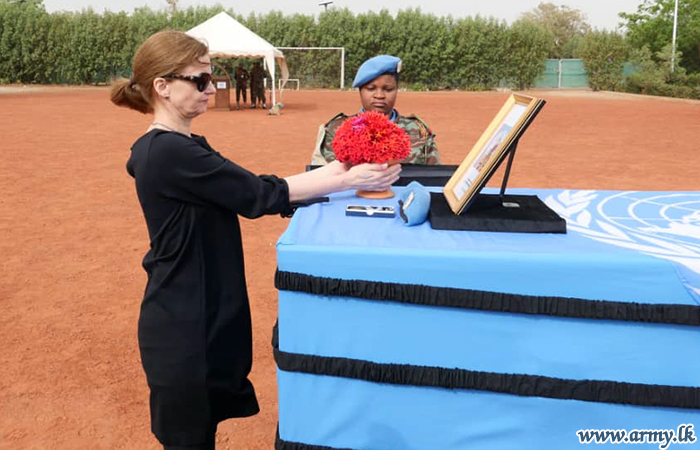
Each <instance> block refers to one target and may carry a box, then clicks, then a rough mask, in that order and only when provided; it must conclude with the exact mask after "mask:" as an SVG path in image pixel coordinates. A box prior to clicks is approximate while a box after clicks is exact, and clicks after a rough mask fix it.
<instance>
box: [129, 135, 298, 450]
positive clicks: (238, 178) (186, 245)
mask: <svg viewBox="0 0 700 450" xmlns="http://www.w3.org/2000/svg"><path fill="white" fill-rule="evenodd" d="M127 171H128V172H129V174H130V175H131V176H133V177H134V178H135V179H136V190H137V193H138V198H139V201H140V203H141V207H142V209H143V213H144V216H145V219H146V225H147V227H148V234H149V237H150V240H151V248H150V250H149V251H148V253H147V254H146V256H145V257H144V259H143V267H144V269H145V270H146V272H147V274H148V282H147V285H146V292H145V295H144V299H143V303H142V305H141V315H140V318H139V325H138V338H139V348H140V350H141V360H142V363H143V367H144V370H145V372H146V378H147V380H148V385H149V387H150V390H151V397H150V406H151V425H152V430H153V433H154V434H155V435H156V437H157V438H158V440H159V441H160V442H161V443H163V444H164V445H193V444H201V443H204V442H205V441H206V440H207V439H211V433H212V432H213V430H215V429H216V424H217V423H218V422H220V421H222V420H224V419H227V418H230V417H246V416H250V415H253V414H256V413H257V412H258V410H259V409H258V403H257V400H256V398H255V391H254V390H253V385H252V384H251V383H250V381H249V380H248V378H247V376H248V373H249V372H250V368H251V363H252V336H251V322H250V307H249V304H248V294H247V291H246V282H245V273H244V265H243V248H242V245H241V232H240V226H239V223H238V215H239V214H240V215H242V216H244V217H248V218H255V217H259V216H261V215H263V214H276V213H283V214H289V213H290V212H291V211H290V204H289V189H288V186H287V183H286V182H285V181H284V180H282V179H280V178H277V177H275V176H265V175H263V176H256V175H254V174H253V173H251V172H249V171H247V170H245V169H243V168H242V167H240V166H238V165H236V164H234V163H233V162H231V161H229V160H228V159H226V158H224V157H222V156H221V155H220V154H219V153H217V152H216V151H214V150H213V149H212V148H211V147H210V146H209V144H208V143H207V141H206V139H205V138H204V137H201V136H193V137H188V136H185V135H183V134H180V133H175V132H166V131H162V130H152V131H150V132H148V133H146V134H145V135H143V136H142V137H141V138H139V139H138V140H137V141H136V142H135V143H134V145H133V147H132V149H131V157H130V159H129V161H128V163H127Z"/></svg>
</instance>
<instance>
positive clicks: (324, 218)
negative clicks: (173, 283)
mask: <svg viewBox="0 0 700 450" xmlns="http://www.w3.org/2000/svg"><path fill="white" fill-rule="evenodd" d="M401 189H402V188H395V189H394V190H395V191H400V190H401ZM509 192H513V193H517V194H536V195H538V196H539V197H540V198H541V199H542V200H544V201H545V202H546V203H547V204H548V205H549V206H550V208H552V209H554V210H555V211H557V212H558V213H559V214H560V215H561V216H562V217H564V218H565V219H566V220H567V226H568V230H569V231H568V233H567V234H564V235H557V234H516V233H487V232H465V231H438V230H433V229H432V228H430V225H429V223H424V224H423V225H420V226H417V227H405V226H403V225H402V223H401V219H400V218H398V216H397V217H396V218H395V219H382V218H367V217H346V216H345V214H344V211H345V207H346V206H347V205H348V204H374V205H377V204H382V205H384V204H387V205H388V204H391V205H394V204H395V201H396V200H383V201H377V200H363V199H360V198H357V197H355V196H354V193H352V192H346V193H341V194H337V195H334V196H332V197H331V202H330V203H327V204H316V205H313V206H310V207H307V208H304V209H300V210H298V211H297V213H296V214H295V215H294V217H293V218H292V221H291V222H290V225H289V227H288V229H287V231H286V232H285V233H284V235H282V237H281V238H280V239H279V242H278V245H277V250H278V269H279V272H280V274H282V276H279V274H278V279H285V280H286V279H289V278H291V279H292V280H293V282H286V281H285V282H280V283H278V287H280V297H279V331H278V333H279V334H278V349H277V353H278V354H281V355H283V356H284V361H285V362H284V364H281V363H280V361H279V360H278V364H280V370H279V371H278V383H279V435H280V436H279V441H278V448H295V449H305V448H308V449H314V448H321V447H327V448H342V449H357V450H360V449H362V450H365V449H402V450H405V449H421V450H425V449H444V450H452V449H464V448H477V449H520V450H522V449H564V448H573V447H576V446H578V445H580V444H579V441H578V438H577V436H576V431H578V430H586V429H601V430H602V429H627V430H632V429H637V430H642V429H676V427H678V426H679V425H681V424H688V423H691V424H692V423H693V422H695V423H697V425H698V426H700V420H698V419H700V327H699V325H700V309H699V306H698V305H700V193H698V192H613V191H565V190H527V189H524V190H518V189H515V190H511V191H509ZM298 279H301V281H299V280H298ZM285 283H287V284H285ZM294 283H296V284H294ZM346 284H348V285H350V287H351V288H352V289H350V291H352V292H355V293H354V294H347V293H345V292H350V291H347V290H345V287H344V286H345V285H346ZM292 285H294V286H292ZM299 286H309V288H308V289H306V288H299ZM337 286H341V288H337ZM417 287H418V288H417ZM423 287H427V289H423ZM338 289H340V290H338ZM425 290H427V291H429V292H430V294H429V295H432V296H433V297H432V298H433V300H434V299H435V298H437V300H435V301H437V302H438V303H436V304H421V301H420V300H418V301H416V300H415V299H413V298H408V297H412V296H413V294H410V295H408V294H406V293H407V292H416V293H418V292H420V296H423V295H424V292H423V291H425ZM443 291H444V292H445V294H443ZM338 292H341V293H342V295H336V294H337V293H338ZM363 292H367V293H368V294H367V295H364V294H363ZM377 292H383V293H387V294H386V298H384V297H383V295H384V294H382V295H375V294H376V293H377ZM370 294H371V295H370ZM426 295H427V294H426ZM454 295H457V296H461V297H464V298H466V299H467V301H466V303H464V305H461V306H460V305H458V307H453V306H454V305H453V304H452V303H449V301H448V303H447V304H442V303H439V302H440V301H441V300H440V297H443V296H444V297H450V296H454ZM402 296H403V297H402ZM416 296H418V294H416ZM481 296H484V298H485V299H486V300H483V301H480V302H476V303H472V300H473V298H474V297H479V298H480V297H481ZM499 296H501V297H499ZM461 297H460V298H461ZM494 298H495V299H496V300H494ZM431 301H432V300H431ZM501 304H505V305H506V306H505V307H500V306H499V305H501ZM523 304H526V306H528V307H532V308H534V309H530V310H527V308H525V309H521V306H522V305H523ZM564 304H565V305H567V307H568V309H567V311H563V310H562V311H560V309H561V308H559V306H561V305H564ZM450 305H452V306H450ZM465 305H466V306H465ZM470 305H476V306H470ZM494 305H496V306H494ZM533 305H534V306H533ZM604 307H607V310H606V311H607V312H600V311H602V310H603V309H604ZM583 310H585V311H587V312H586V313H581V314H580V315H579V311H583ZM598 310H600V311H598ZM681 315H682V316H683V317H682V318H680V317H679V316H681ZM278 356H279V355H278ZM280 358H281V357H280ZM295 358H296V359H295ZM290 361H291V363H290ZM297 361H301V362H299V363H297ZM339 365H340V366H343V367H344V368H343V369H337V366H339ZM336 369H337V370H336ZM375 372H382V375H377V376H375V375H374V373H375ZM387 373H388V374H389V375H387ZM436 373H437V374H438V375H439V376H437V375H435V374H436ZM397 374H398V375H397ZM482 374H487V376H486V381H484V380H482V378H481V377H482ZM409 375H410V376H409ZM510 375H516V376H517V377H516V379H511V378H509V376H510ZM426 377H427V378H431V377H432V378H431V379H430V380H427V381H426V380H425V379H424V378H426ZM460 377H461V378H460ZM470 377H471V378H470ZM438 378H440V379H442V380H451V381H449V382H448V381H444V382H443V381H435V380H436V379H438ZM472 378H473V379H476V380H477V381H474V382H472V381H471V380H472ZM457 379H459V380H465V379H469V380H470V381H469V382H465V383H466V384H464V383H463V384H460V383H459V382H455V380H457ZM387 380H391V381H387ZM396 380H398V381H396ZM504 380H505V381H504ZM506 381H507V383H506V384H508V386H507V387H504V386H502V385H503V384H504V383H505V382H506ZM445 383H447V384H445ZM530 385H532V386H530ZM455 386H457V387H455ZM465 386H469V388H465ZM657 386H662V387H663V388H659V387H657ZM610 391H614V393H613V394H610ZM640 392H641V393H642V394H640ZM667 394H668V395H667ZM658 397H669V398H672V397H675V400H669V403H668V404H666V403H664V401H661V402H659V400H658ZM674 402H675V403H674ZM658 405H662V406H658ZM291 445H296V447H291ZM648 445H652V444H648ZM643 447H645V446H643ZM654 447H655V448H658V444H656V445H654ZM649 448H650V447H649Z"/></svg>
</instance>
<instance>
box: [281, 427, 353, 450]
mask: <svg viewBox="0 0 700 450" xmlns="http://www.w3.org/2000/svg"><path fill="white" fill-rule="evenodd" d="M275 450H354V449H351V448H336V447H326V446H323V445H309V444H301V443H299V442H289V441H284V440H282V439H280V431H279V427H278V429H277V436H276V437H275Z"/></svg>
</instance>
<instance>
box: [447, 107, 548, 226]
mask: <svg viewBox="0 0 700 450" xmlns="http://www.w3.org/2000/svg"><path fill="white" fill-rule="evenodd" d="M544 103H545V101H544V100H542V99H539V98H534V97H526V96H524V95H519V94H512V95H511V96H510V97H508V100H506V102H505V104H504V105H503V107H502V108H501V110H500V111H499V112H498V114H496V117H494V119H493V120H492V121H491V124H489V126H488V128H486V131H484V133H483V134H482V135H481V137H480V138H479V140H478V141H477V142H476V144H475V145H474V147H473V148H472V149H471V151H470V152H469V154H467V157H466V158H464V161H462V164H460V165H459V167H458V168H457V170H456V171H455V173H454V174H453V175H452V178H450V180H449V181H448V182H447V184H445V187H444V188H443V194H444V195H445V199H446V200H447V203H448V204H449V205H450V209H452V212H454V213H455V214H461V213H462V212H464V211H465V210H466V209H467V208H468V207H469V205H470V204H471V202H472V201H473V200H474V199H475V198H476V195H477V194H478V193H479V191H481V189H483V187H484V186H485V185H486V182H487V181H488V180H489V178H490V177H491V175H493V173H494V172H495V171H496V169H498V166H499V165H500V164H501V162H502V161H503V159H504V157H505V156H506V154H507V152H508V149H509V148H510V147H511V145H512V144H513V143H514V142H515V141H517V139H519V138H520V136H521V135H522V134H523V133H524V132H525V130H526V129H527V126H528V125H529V124H530V122H531V121H532V120H533V119H534V117H535V116H536V115H537V113H538V112H539V110H540V109H542V106H544Z"/></svg>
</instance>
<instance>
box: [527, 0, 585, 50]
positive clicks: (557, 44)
mask: <svg viewBox="0 0 700 450" xmlns="http://www.w3.org/2000/svg"><path fill="white" fill-rule="evenodd" d="M521 18H522V19H523V20H528V21H531V22H534V23H536V24H538V25H540V26H542V27H543V28H545V29H547V30H549V32H550V33H552V38H553V41H552V44H553V45H552V47H551V51H550V53H549V57H550V58H555V59H562V58H574V57H575V55H576V49H577V47H578V43H579V42H580V41H579V39H578V38H580V37H581V36H583V35H585V34H586V33H588V32H589V31H591V27H590V25H588V22H586V16H585V14H583V13H582V12H581V11H579V10H578V9H573V8H570V7H568V6H563V5H562V6H557V5H555V4H553V3H540V4H539V5H537V7H535V8H533V9H532V10H531V11H528V12H526V13H524V14H523V15H522V16H521Z"/></svg>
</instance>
